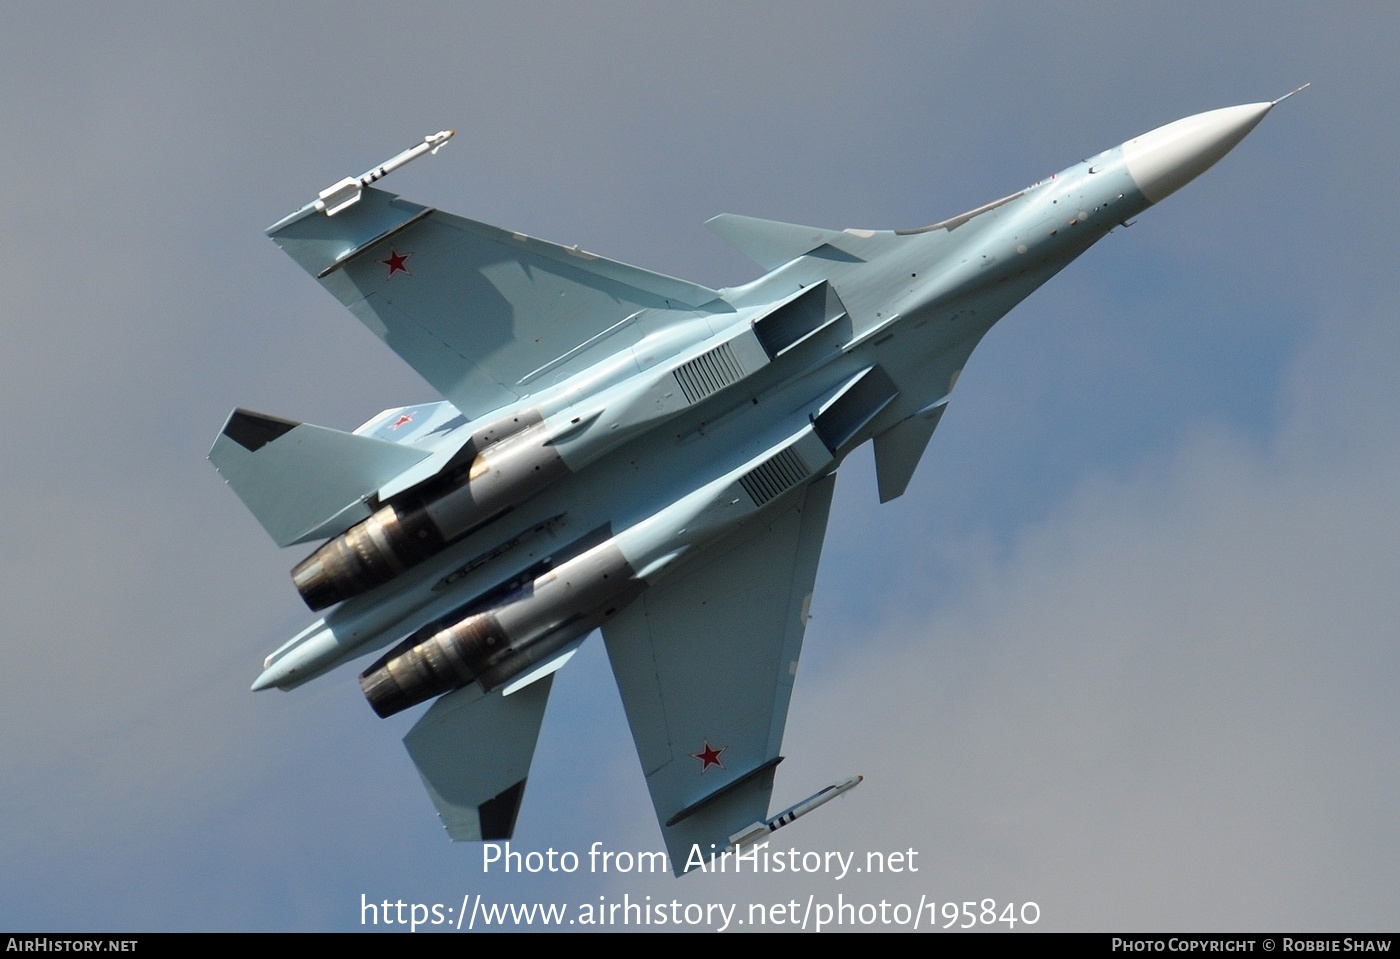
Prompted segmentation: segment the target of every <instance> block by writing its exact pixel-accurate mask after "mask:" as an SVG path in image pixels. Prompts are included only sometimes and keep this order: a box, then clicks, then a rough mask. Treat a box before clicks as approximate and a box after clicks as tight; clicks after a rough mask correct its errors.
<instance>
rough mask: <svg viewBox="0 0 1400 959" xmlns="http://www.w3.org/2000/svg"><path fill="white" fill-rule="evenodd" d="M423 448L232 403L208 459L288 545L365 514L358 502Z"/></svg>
mask: <svg viewBox="0 0 1400 959" xmlns="http://www.w3.org/2000/svg"><path fill="white" fill-rule="evenodd" d="M428 452H429V451H428V450H423V449H417V448H414V447H411V446H402V445H400V444H398V443H390V442H387V441H385V440H379V439H374V438H373V437H370V436H356V435H355V434H353V433H343V432H341V431H340V430H333V429H329V428H327V427H324V426H312V425H310V424H309V423H295V422H292V421H291V420H283V419H278V418H277V417H274V416H265V415H263V414H262V413H254V412H251V411H249V410H241V409H240V410H234V411H233V413H232V414H231V415H230V416H229V418H228V422H226V423H225V424H224V428H223V430H222V431H221V432H220V433H219V438H218V439H216V440H215V441H214V448H213V449H211V450H210V451H209V461H210V462H211V463H213V464H214V468H215V469H217V470H218V471H219V475H220V476H222V477H223V478H224V482H226V483H228V485H229V486H231V487H232V488H233V491H234V492H235V493H237V494H238V498H239V499H241V500H242V501H243V505H244V506H247V507H248V509H249V510H250V511H252V514H253V515H254V516H255V517H257V520H258V522H259V523H261V524H262V527H263V529H265V530H267V532H268V535H269V536H271V537H272V538H273V540H274V541H275V542H276V543H277V545H278V546H290V545H292V544H293V543H304V542H307V541H309V540H315V539H324V538H327V537H330V536H336V535H339V534H340V533H343V532H344V531H345V530H347V529H349V528H350V527H351V526H352V525H354V524H355V523H357V522H359V521H360V520H362V519H364V518H365V517H367V516H368V515H369V508H368V507H367V506H366V505H365V500H366V499H368V498H369V497H370V496H372V495H373V494H374V492H375V491H376V490H378V489H379V487H381V486H383V485H384V484H385V483H387V482H388V481H389V480H391V479H393V478H394V477H395V476H397V475H399V474H400V473H402V472H403V471H404V470H406V469H408V468H409V467H410V466H412V465H413V464H415V463H417V462H418V461H419V460H421V459H423V458H425V457H426V456H427V455H428Z"/></svg>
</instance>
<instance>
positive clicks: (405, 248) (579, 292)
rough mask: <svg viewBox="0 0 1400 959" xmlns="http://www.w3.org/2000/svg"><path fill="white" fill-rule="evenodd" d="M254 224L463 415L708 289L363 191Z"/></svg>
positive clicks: (710, 296) (496, 404)
mask: <svg viewBox="0 0 1400 959" xmlns="http://www.w3.org/2000/svg"><path fill="white" fill-rule="evenodd" d="M267 232H268V235H269V236H271V237H272V239H273V240H274V241H276V243H277V245H278V246H280V247H282V249H283V250H285V251H286V252H287V253H288V254H289V255H290V256H291V257H292V258H293V259H294V260H296V261H297V263H298V264H300V265H301V266H302V268H303V269H305V270H306V271H307V272H309V273H311V274H312V275H313V276H315V277H316V278H317V279H318V280H320V282H321V284H322V285H323V286H324V287H325V288H326V289H327V290H329V291H330V292H331V293H332V294H334V295H335V296H336V298H337V299H339V300H340V302H341V303H343V304H345V305H346V306H347V307H348V308H349V309H350V311H351V312H352V313H354V314H355V316H356V317H358V318H359V319H360V321H361V322H363V323H364V324H365V325H366V326H368V327H369V328H370V329H371V330H372V331H373V332H374V333H375V334H376V335H377V336H378V337H379V338H380V339H382V340H383V341H384V342H385V343H386V344H387V345H388V346H389V348H390V349H392V350H393V351H394V352H395V353H397V354H399V356H401V357H402V358H403V359H404V360H405V361H406V362H407V363H408V364H409V365H410V366H412V367H413V369H414V370H416V371H417V372H418V373H419V375H421V376H422V377H423V378H424V379H425V380H427V381H428V382H429V383H430V384H432V385H433V386H434V387H435V388H436V389H437V390H438V391H439V392H441V393H442V394H443V395H444V396H445V397H447V398H448V399H449V400H451V401H452V403H453V405H454V406H456V407H457V408H458V409H459V410H461V411H462V412H463V413H465V414H466V415H467V416H468V417H477V416H481V415H482V414H484V413H487V412H490V411H491V410H494V409H499V408H500V407H503V406H506V405H509V404H510V403H513V402H514V401H515V400H516V399H518V398H519V397H520V396H522V395H524V394H526V393H529V392H534V391H535V390H536V389H538V388H539V385H540V382H541V380H542V378H543V377H545V376H546V375H548V376H549V377H551V379H550V380H545V381H544V382H546V383H547V382H551V381H552V377H554V376H557V375H559V374H561V373H566V372H573V371H574V370H575V369H576V368H582V366H583V365H586V363H587V362H590V361H591V360H592V358H593V357H592V356H591V355H590V354H589V347H591V346H593V345H600V344H601V341H602V340H603V339H607V340H608V341H609V342H608V346H607V352H608V353H613V352H616V351H617V350H618V349H620V348H621V347H622V346H624V345H631V341H632V340H634V339H635V338H636V337H637V336H639V335H640V332H639V331H640V329H641V326H642V324H639V323H635V322H633V323H628V321H629V319H631V318H632V317H634V316H635V315H636V314H638V313H639V312H641V311H646V310H664V311H672V310H684V309H693V308H696V307H701V306H704V305H705V304H707V303H710V302H711V301H713V300H715V299H717V298H718V297H719V294H718V293H716V292H715V291H714V290H710V289H706V288H705V287H702V286H697V285H696V284H694V283H687V282H685V281H684V280H677V279H674V278H672V277H669V276H663V275H661V274H659V273H652V272H649V271H647V270H643V269H640V268H638V267H634V266H628V265H626V264H624V263H618V262H616V261H614V260H608V259H605V258H603V257H600V256H595V255H594V254H592V253H588V252H585V251H583V250H580V249H578V248H577V247H573V248H569V247H563V246H558V245H557V244H553V243H547V242H545V241H543V240H537V239H534V238H532V237H527V236H525V235H524V234H520V233H512V232H510V231H507V230H502V229H499V228H497V227H493V226H488V225H486V224H484V223H477V222H476V221H474V220H468V219H464V218H462V217H457V216H451V215H449V214H445V213H441V212H439V211H437V210H434V209H431V208H430V207H425V206H420V205H418V204H415V203H409V202H408V201H406V200H401V199H400V198H398V197H396V196H394V195H393V194H390V193H385V192H383V191H380V190H374V189H366V190H364V191H363V194H362V196H361V198H360V201H359V202H358V203H356V204H355V205H354V206H352V207H349V208H347V209H345V210H343V211H341V212H339V213H337V214H336V215H335V216H333V217H332V216H326V215H325V214H324V213H319V212H316V211H315V210H310V209H307V210H302V211H300V212H299V213H296V214H293V215H292V216H290V217H288V218H287V219H285V220H283V221H281V222H280V223H277V224H275V225H273V226H272V227H270V228H269V229H268V231H267ZM610 334H613V335H610ZM618 337H620V339H618Z"/></svg>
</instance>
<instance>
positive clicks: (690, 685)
mask: <svg viewBox="0 0 1400 959" xmlns="http://www.w3.org/2000/svg"><path fill="white" fill-rule="evenodd" d="M834 486H835V477H834V476H828V477H826V478H825V479H821V480H818V481H817V482H815V483H813V484H812V485H810V486H809V487H807V489H806V491H805V494H804V495H803V497H802V499H801V500H800V501H799V502H798V503H797V505H795V506H794V507H793V508H792V509H789V510H788V511H787V512H785V513H783V514H782V515H780V516H779V517H777V518H776V519H774V520H772V521H771V522H768V523H766V524H764V525H761V526H758V527H756V528H754V529H751V530H747V531H745V532H744V533H742V534H740V537H739V538H738V539H737V540H735V541H733V542H732V543H730V544H728V545H727V547H722V548H720V549H719V550H718V551H714V552H711V553H707V554H706V555H704V556H702V557H700V558H699V559H698V560H697V561H696V562H698V563H701V564H702V565H700V566H698V567H695V568H690V569H685V568H682V569H678V570H676V571H675V573H673V574H672V575H671V576H669V577H668V578H667V579H666V580H664V581H662V582H661V583H660V584H658V585H657V586H655V587H653V588H652V589H649V590H648V591H647V592H646V593H644V594H642V596H641V598H640V599H638V600H637V602H635V603H633V604H632V605H631V606H630V607H629V608H628V609H626V610H624V611H623V612H622V613H620V614H619V615H618V616H617V618H616V619H614V620H612V622H610V623H609V624H608V625H605V626H604V627H603V635H604V638H605V640H606V642H607V647H608V656H609V658H610V659H611V661H612V667H613V673H614V674H615V675H616V677H617V685H618V689H619V690H620V691H621V693H622V702H623V705H624V706H625V707H626V710H627V721H628V724H629V725H630V726H631V728H632V736H633V738H634V739H635V740H636V744H637V755H638V757H639V758H640V759H641V762H642V770H643V772H644V773H645V774H646V779H647V787H648V789H650V790H651V799H652V804H653V805H654V806H655V808H656V816H657V819H658V820H660V823H661V833H662V836H663V837H664V839H665V842H666V849H667V852H668V853H669V854H670V856H671V862H672V865H673V866H674V868H675V871H676V874H677V875H679V874H680V873H682V872H684V871H686V870H687V869H689V868H690V867H691V866H692V865H694V864H695V860H694V859H693V858H692V856H693V852H694V850H695V847H697V846H698V851H699V854H700V855H701V856H702V857H703V858H704V859H705V860H706V861H708V858H709V856H710V854H711V853H712V852H718V851H722V850H723V849H724V848H725V846H726V845H727V844H728V842H729V838H730V836H732V835H733V834H735V833H736V832H738V831H739V830H741V829H743V828H744V827H745V826H748V825H750V824H751V823H753V822H755V821H757V820H761V819H764V818H766V817H767V814H768V800H769V796H770V795H771V793H772V790H773V771H774V768H775V767H776V766H777V764H778V763H779V762H780V761H781V757H780V756H779V755H778V749H779V747H780V746H781V744H782V738H783V727H784V725H785V724H786V721H787V709H788V700H789V698H790V697H791V694H792V683H793V679H794V677H795V675H796V672H797V658H798V654H799V652H800V651H801V648H802V634H803V632H804V630H805V629H806V623H807V610H808V607H809V604H810V603H811V599H812V584H813V583H814V582H815V581H816V576H817V561H818V559H819V558H820V555H821V545H822V538H823V536H824V535H825V532H826V521H827V514H828V512H829V510H830V506H831V493H832V489H833V488H834Z"/></svg>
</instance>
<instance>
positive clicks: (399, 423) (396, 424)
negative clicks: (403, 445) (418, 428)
mask: <svg viewBox="0 0 1400 959" xmlns="http://www.w3.org/2000/svg"><path fill="white" fill-rule="evenodd" d="M412 422H413V417H411V416H409V415H408V414H407V413H405V414H404V415H402V416H400V417H399V418H398V419H396V420H394V425H393V426H391V427H389V429H391V430H396V429H398V428H399V427H400V426H403V425H404V424H405V423H412Z"/></svg>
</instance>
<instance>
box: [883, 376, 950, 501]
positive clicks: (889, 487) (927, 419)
mask: <svg viewBox="0 0 1400 959" xmlns="http://www.w3.org/2000/svg"><path fill="white" fill-rule="evenodd" d="M947 408H948V398H947V397H946V396H945V397H944V398H943V399H941V400H939V401H938V402H937V403H934V404H933V405H932V406H928V407H926V408H924V409H922V410H920V411H919V412H917V413H915V414H914V415H913V416H911V417H909V418H908V419H905V420H901V421H900V422H898V423H896V424H895V425H894V426H892V427H890V428H889V429H887V430H885V432H883V433H881V434H880V435H879V436H877V437H875V482H876V485H877V486H878V487H879V490H880V502H882V503H888V502H889V501H890V500H892V499H898V498H899V497H901V496H903V495H904V491H905V490H906V489H908V488H909V481H910V480H911V479H913V478H914V470H915V469H916V468H917V467H918V465H919V460H920V459H921V458H922V457H923V455H924V448H925V447H927V446H928V441H929V440H931V439H932V438H933V431H934V430H935V429H936V428H937V427H938V421H939V420H940V419H942V418H943V411H944V410H946V409H947Z"/></svg>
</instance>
